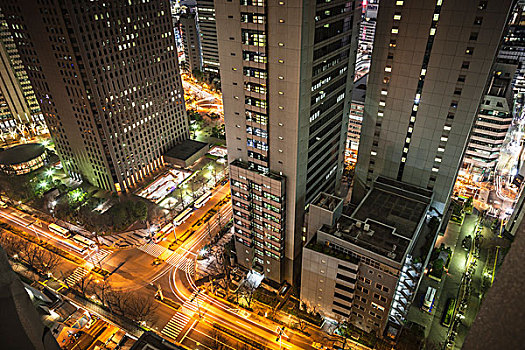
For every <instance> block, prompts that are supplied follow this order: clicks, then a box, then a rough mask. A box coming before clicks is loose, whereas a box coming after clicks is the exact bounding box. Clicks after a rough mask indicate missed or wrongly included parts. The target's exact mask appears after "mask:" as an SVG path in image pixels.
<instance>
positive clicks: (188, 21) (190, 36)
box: [179, 8, 202, 73]
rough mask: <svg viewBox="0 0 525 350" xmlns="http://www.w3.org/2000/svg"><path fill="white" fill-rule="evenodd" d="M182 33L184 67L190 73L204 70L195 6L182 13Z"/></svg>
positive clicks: (180, 21)
mask: <svg viewBox="0 0 525 350" xmlns="http://www.w3.org/2000/svg"><path fill="white" fill-rule="evenodd" d="M179 23H180V32H181V33H180V34H181V36H182V45H183V46H184V57H185V62H184V67H185V69H186V70H187V71H189V72H190V73H191V72H193V71H194V70H198V71H201V70H202V51H201V41H200V37H199V26H198V24H197V14H196V10H195V8H188V9H187V10H186V12H183V13H182V14H181V15H180V19H179Z"/></svg>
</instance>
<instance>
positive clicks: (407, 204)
mask: <svg viewBox="0 0 525 350" xmlns="http://www.w3.org/2000/svg"><path fill="white" fill-rule="evenodd" d="M431 198H432V192H431V191H428V190H426V189H422V188H419V187H415V186H411V185H408V184H405V183H401V182H399V181H395V180H391V179H386V178H381V177H380V178H378V179H377V180H376V182H375V183H374V187H373V188H372V189H371V190H370V192H368V194H367V196H366V197H365V198H364V199H363V201H361V203H360V204H359V206H358V207H357V209H356V210H355V211H354V213H353V214H352V218H354V219H357V220H360V221H366V220H373V221H376V222H381V223H383V224H385V225H387V226H391V227H394V228H395V229H396V234H397V235H400V236H403V237H405V238H407V239H412V238H413V236H414V233H415V232H416V230H417V227H418V225H419V223H420V222H421V219H422V218H423V216H425V215H426V211H427V206H428V205H429V204H430V202H431Z"/></svg>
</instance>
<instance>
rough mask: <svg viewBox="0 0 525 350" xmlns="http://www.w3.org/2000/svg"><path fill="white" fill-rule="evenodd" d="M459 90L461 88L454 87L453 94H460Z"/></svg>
mask: <svg viewBox="0 0 525 350" xmlns="http://www.w3.org/2000/svg"><path fill="white" fill-rule="evenodd" d="M461 91H462V90H461V89H460V88H456V89H455V90H454V95H461Z"/></svg>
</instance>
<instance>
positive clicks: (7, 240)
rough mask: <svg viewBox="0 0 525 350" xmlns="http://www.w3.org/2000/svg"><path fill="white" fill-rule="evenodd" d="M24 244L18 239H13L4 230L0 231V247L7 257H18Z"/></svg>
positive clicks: (13, 237)
mask: <svg viewBox="0 0 525 350" xmlns="http://www.w3.org/2000/svg"><path fill="white" fill-rule="evenodd" d="M25 244H26V243H24V241H22V240H21V239H20V238H18V237H15V236H13V235H11V234H9V233H7V232H6V231H5V230H2V231H1V235H0V245H1V246H2V247H3V248H4V250H5V252H6V253H7V255H8V256H9V257H13V256H15V255H16V256H20V255H19V254H20V251H21V250H22V249H23V246H24V245H25Z"/></svg>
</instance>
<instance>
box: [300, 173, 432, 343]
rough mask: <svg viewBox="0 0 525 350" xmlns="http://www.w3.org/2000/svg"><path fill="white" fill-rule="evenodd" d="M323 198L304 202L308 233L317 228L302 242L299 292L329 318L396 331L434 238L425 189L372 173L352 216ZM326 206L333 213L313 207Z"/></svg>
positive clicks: (429, 194)
mask: <svg viewBox="0 0 525 350" xmlns="http://www.w3.org/2000/svg"><path fill="white" fill-rule="evenodd" d="M330 197H331V196H330ZM330 197H328V198H326V195H325V194H322V196H321V195H320V196H319V197H318V199H316V200H315V201H314V202H313V203H312V204H311V205H310V208H309V214H308V215H309V216H308V232H309V235H310V232H311V230H312V229H315V231H316V232H315V234H314V235H313V236H312V238H311V239H310V240H309V242H308V244H307V245H306V246H305V247H304V248H303V267H302V275H301V276H302V283H301V299H302V300H303V301H305V302H306V303H307V305H309V307H316V309H317V310H318V311H320V312H321V313H323V314H324V315H325V316H327V317H329V318H334V319H336V320H337V319H340V320H348V321H349V322H351V323H353V324H354V325H355V326H357V327H359V328H361V329H363V330H365V331H367V332H371V331H373V332H375V333H376V334H377V335H378V336H383V335H384V334H385V333H386V334H388V335H389V336H392V337H395V336H396V335H397V334H398V332H399V329H400V328H401V327H402V325H403V324H404V318H405V315H406V313H407V311H408V308H409V306H410V304H411V303H412V301H413V299H414V297H415V291H416V290H417V287H418V285H419V282H420V279H421V277H422V273H423V270H424V267H425V266H426V264H427V263H428V258H429V256H430V254H429V253H430V247H431V246H432V244H433V242H434V240H435V232H430V229H429V227H428V226H427V225H426V224H425V223H426V221H427V212H428V210H429V208H430V204H431V202H432V192H431V191H428V190H426V189H423V188H418V187H415V186H411V185H407V184H404V183H400V182H398V181H395V180H391V179H386V178H382V177H379V178H378V179H377V181H376V182H375V183H374V185H373V188H372V189H370V191H369V192H368V194H367V195H366V197H365V198H364V199H363V200H362V202H361V203H360V204H359V206H358V207H357V208H356V210H355V211H354V212H353V213H352V215H351V216H348V215H345V214H341V213H340V211H338V209H339V206H338V204H337V200H336V199H334V198H330ZM340 201H341V200H340ZM341 202H342V201H341ZM326 203H328V205H326ZM330 204H331V205H330ZM323 207H324V208H323ZM329 208H332V209H331V210H332V211H331V214H332V215H333V216H330V215H329V213H324V214H323V213H321V212H320V210H321V209H322V210H325V211H328V210H329ZM323 220H324V221H325V223H324V224H322V221H323ZM321 224H322V225H321Z"/></svg>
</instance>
